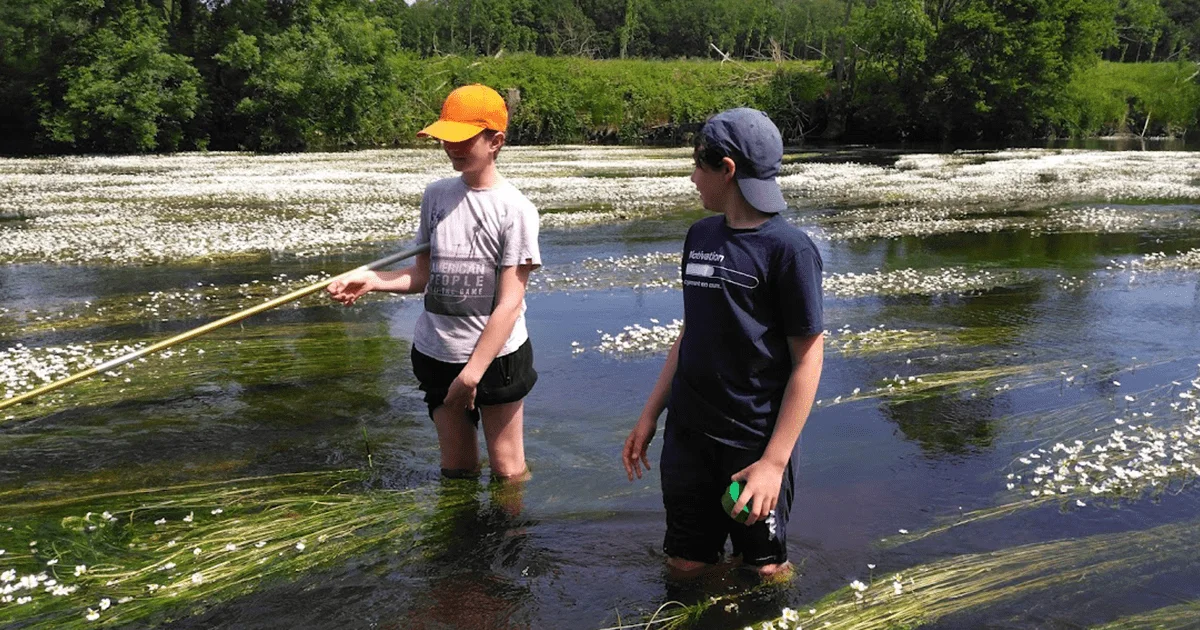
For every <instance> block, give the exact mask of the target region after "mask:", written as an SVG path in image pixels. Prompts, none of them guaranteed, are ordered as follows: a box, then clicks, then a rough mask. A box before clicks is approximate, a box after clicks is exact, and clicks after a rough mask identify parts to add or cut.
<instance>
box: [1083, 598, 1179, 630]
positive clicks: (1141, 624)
mask: <svg viewBox="0 0 1200 630" xmlns="http://www.w3.org/2000/svg"><path fill="white" fill-rule="evenodd" d="M1197 619H1200V602H1188V603H1186V604H1178V605H1176V606H1166V607H1163V608H1159V609H1157V610H1151V611H1147V612H1144V613H1139V614H1136V615H1130V616H1128V617H1122V618H1121V619H1117V620H1115V621H1112V622H1109V623H1106V624H1104V625H1102V626H1093V627H1092V630H1191V629H1192V628H1195V627H1196V620H1197Z"/></svg>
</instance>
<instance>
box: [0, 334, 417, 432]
mask: <svg viewBox="0 0 1200 630" xmlns="http://www.w3.org/2000/svg"><path fill="white" fill-rule="evenodd" d="M385 326H386V324H383V323H370V324H351V323H342V322H331V323H324V324H279V325H258V326H254V327H250V328H246V329H245V330H238V329H225V330H221V331H217V332H214V333H212V334H210V335H208V336H205V337H202V338H198V339H194V340H192V341H190V342H188V343H186V344H182V345H179V346H176V347H174V348H169V349H167V350H163V351H161V352H159V353H157V354H154V355H150V356H148V357H143V358H142V359H139V360H137V361H135V362H133V363H129V364H126V365H124V366H122V367H120V368H117V369H115V370H111V371H109V372H106V373H104V374H102V375H97V376H95V377H92V378H90V379H87V380H84V381H80V382H77V383H75V384H73V385H71V386H70V387H69V388H66V389H63V390H60V391H58V392H52V393H50V394H47V395H45V396H42V397H40V398H38V399H37V400H35V401H32V402H31V403H29V404H26V405H18V406H16V407H11V408H9V409H6V410H5V411H4V413H3V414H0V422H3V421H7V420H15V419H24V418H30V417H37V416H44V415H47V414H50V413H54V412H57V411H61V410H63V409H67V408H71V407H79V406H86V405H102V404H108V403H112V402H116V401H124V400H130V399H137V398H154V397H169V396H172V395H180V394H182V393H184V392H189V393H190V392H192V391H194V388H196V387H198V386H203V385H214V386H217V387H220V386H222V385H223V384H226V383H236V384H237V386H238V387H239V388H245V387H253V386H255V385H260V384H264V383H272V384H279V383H287V382H296V381H308V380H319V379H325V378H328V375H329V373H330V370H331V369H333V368H336V370H337V373H339V374H345V373H348V372H349V373H353V372H357V371H360V370H370V369H374V368H372V367H371V362H370V361H366V360H363V359H365V358H369V357H375V356H379V355H380V354H381V353H386V354H388V355H395V354H398V353H399V352H400V350H399V347H400V345H399V344H401V343H402V342H400V341H397V340H395V339H393V338H391V337H390V336H389V335H387V334H386V332H384V331H385V330H386V328H385ZM149 343H151V342H150V341H146V340H138V341H134V342H131V343H128V344H119V343H97V344H73V345H68V346H51V347H42V348H27V347H25V346H23V345H19V344H18V345H17V346H15V347H14V348H12V349H9V350H6V351H0V392H2V394H0V395H2V396H3V397H4V398H11V397H13V396H16V395H17V394H20V393H22V392H24V391H27V390H30V389H34V388H35V387H37V386H39V385H42V384H44V383H48V382H51V381H54V380H57V379H58V378H61V377H63V376H66V375H69V374H71V373H74V372H77V371H79V370H81V369H83V368H86V367H91V366H93V365H95V364H97V363H100V362H102V361H103V360H105V359H109V358H113V357H116V356H120V355H122V354H126V353H127V352H131V351H133V350H135V349H138V348H141V347H143V346H145V345H147V344H149ZM355 353H357V354H355ZM352 355H353V356H358V357H359V360H356V361H346V357H348V356H352Z"/></svg>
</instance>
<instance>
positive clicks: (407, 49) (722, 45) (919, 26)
mask: <svg viewBox="0 0 1200 630" xmlns="http://www.w3.org/2000/svg"><path fill="white" fill-rule="evenodd" d="M1198 59H1200V11H1197V9H1195V8H1194V7H1193V6H1192V3H1189V2H1184V1H1183V0H1137V1H1136V2H1135V1H1132V0H1122V1H1120V2H1118V1H1117V0H1104V1H1100V2H1094V1H1091V0H1069V1H1051V0H1032V1H1030V0H1021V1H1017V0H970V1H966V2H933V3H928V2H917V1H916V0H747V1H745V2H736V3H729V2H720V1H718V0H698V1H689V2H683V1H681V0H680V1H677V0H671V1H664V2H649V1H648V0H489V1H487V2H480V1H479V0H418V1H417V2H415V3H413V4H412V5H411V6H410V5H409V4H407V3H406V2H404V1H403V0H373V1H371V0H296V1H294V2H281V1H276V0H223V1H220V2H202V1H200V0H145V1H140V0H139V1H135V0H88V1H86V2H77V1H75V0H35V1H33V2H14V1H12V0H6V1H5V2H2V3H0V121H2V122H0V152H4V153H18V154H43V153H81V152H82V153H89V152H105V153H110V152H111V153H131V152H132V153H140V152H163V151H167V152H169V151H178V150H192V149H205V148H208V149H221V150H226V149H245V150H254V151H268V152H283V151H306V150H345V149H357V148H366V147H382V146H396V145H408V144H412V143H413V134H414V132H415V131H416V130H417V129H419V128H420V127H421V126H422V125H423V124H426V123H427V122H428V121H429V120H431V119H432V118H434V117H436V114H437V110H438V106H439V104H440V102H441V100H442V98H443V97H444V96H445V94H446V93H447V92H448V91H449V90H450V89H452V88H453V87H455V86H457V85H460V84H464V83H468V82H475V81H477V82H482V83H486V84H488V85H491V86H493V87H495V88H497V89H499V90H500V91H501V92H502V93H504V94H505V95H506V96H507V97H508V99H509V103H510V107H511V109H512V117H513V121H512V122H513V124H512V129H511V133H510V140H511V141H512V142H514V143H518V144H549V143H575V142H604V143H623V144H641V143H663V144H681V143H686V142H687V140H688V134H689V133H690V131H691V130H692V129H693V128H694V127H695V126H696V125H697V124H698V123H700V122H702V121H703V120H704V119H705V118H706V117H707V116H709V115H711V114H713V113H714V112H716V111H719V110H721V109H724V108H728V107H731V106H735V105H748V106H754V107H758V108H760V109H763V110H765V111H767V112H768V113H770V114H771V116H772V117H773V118H774V119H775V120H776V121H777V122H778V123H779V124H780V127H781V128H782V129H783V131H784V133H785V135H786V136H787V139H788V141H789V142H792V143H800V142H802V141H804V140H805V139H808V138H812V137H814V136H820V137H822V138H826V139H835V140H852V141H870V142H878V141H891V140H933V141H939V140H940V141H975V140H990V141H1007V140H1013V139H1030V138H1039V137H1049V136H1063V135H1075V136H1080V135H1096V134H1108V133H1131V134H1136V135H1146V134H1151V135H1155V134H1158V135H1161V134H1172V135H1179V134H1183V133H1185V132H1187V131H1189V130H1193V129H1195V127H1196V124H1197V112H1198V111H1200V83H1198V82H1197V76H1198V75H1197V73H1198V71H1200V66H1197V63H1196V62H1197V60H1198ZM1101 60H1104V61H1106V63H1103V64H1100V63H1098V62H1100V61H1101Z"/></svg>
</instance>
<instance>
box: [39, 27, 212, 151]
mask: <svg viewBox="0 0 1200 630" xmlns="http://www.w3.org/2000/svg"><path fill="white" fill-rule="evenodd" d="M166 37H167V33H166V30H165V28H164V27H163V23H162V21H161V20H159V19H158V18H157V17H155V16H154V15H153V14H152V13H150V12H149V11H147V10H139V9H135V8H132V7H130V8H128V9H127V10H124V11H120V12H119V13H117V14H116V16H115V17H114V18H113V19H111V20H109V21H108V22H107V23H106V24H104V25H103V26H101V27H100V28H98V29H96V30H94V31H92V32H91V33H90V34H88V35H87V36H86V37H84V38H83V39H82V40H81V41H80V42H79V43H78V44H77V45H76V46H75V47H74V48H73V50H72V51H71V54H70V61H68V62H67V63H66V64H65V65H64V66H63V67H62V69H61V70H60V71H59V72H58V76H57V77H54V78H53V79H52V80H51V81H48V82H47V83H46V84H43V86H42V88H41V90H40V91H41V93H42V96H43V98H42V99H41V102H40V108H39V109H40V113H41V119H40V121H41V126H42V129H43V133H44V134H45V135H46V136H47V137H48V139H49V140H50V141H51V142H53V143H58V144H62V145H66V146H67V147H70V148H71V149H74V150H85V151H104V152H109V151H120V152H141V151H151V150H168V151H173V150H176V149H178V148H179V146H180V144H181V143H182V141H183V133H182V128H183V125H184V124H185V123H186V122H187V121H189V120H191V119H192V117H193V116H195V114H196V108H197V107H198V106H199V103H200V89H201V81H200V75H199V73H197V72H196V69H195V68H193V67H192V65H191V64H190V62H189V60H188V58H187V57H184V56H182V55H177V54H172V53H170V52H168V51H167V49H166V48H167V42H166Z"/></svg>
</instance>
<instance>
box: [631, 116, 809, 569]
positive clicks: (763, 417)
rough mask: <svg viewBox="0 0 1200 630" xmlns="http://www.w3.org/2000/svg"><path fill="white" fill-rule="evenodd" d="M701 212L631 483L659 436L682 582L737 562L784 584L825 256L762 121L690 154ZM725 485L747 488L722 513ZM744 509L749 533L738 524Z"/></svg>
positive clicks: (708, 130) (704, 141) (728, 127)
mask: <svg viewBox="0 0 1200 630" xmlns="http://www.w3.org/2000/svg"><path fill="white" fill-rule="evenodd" d="M693 155H694V159H695V163H696V167H695V170H694V171H693V172H692V177H691V179H692V183H693V184H695V185H696V189H697V190H698V191H699V193H700V200H701V202H702V203H703V204H704V207H705V208H707V209H709V210H712V211H713V212H717V213H719V214H718V215H717V216H712V217H707V218H704V219H701V220H699V221H697V222H696V223H695V224H693V225H692V227H691V228H690V229H689V230H688V233H687V238H686V239H685V240H684V247H683V260H682V264H681V268H682V273H683V304H684V326H683V330H682V332H681V333H680V335H679V338H678V339H676V340H675V344H674V345H673V346H672V347H671V351H670V353H669V354H668V355H667V361H666V364H665V365H664V366H663V369H662V372H661V373H660V374H659V377H658V381H657V382H656V383H655V385H654V389H653V390H652V391H651V393H650V396H649V398H648V399H647V401H646V405H645V407H644V408H643V410H642V414H641V417H640V418H639V419H638V423H637V426H635V427H634V428H633V431H631V432H630V434H629V438H628V439H626V440H625V448H624V452H623V454H622V459H623V461H624V465H625V471H626V473H627V474H628V475H629V479H630V481H632V480H633V478H634V476H635V475H636V476H637V477H638V478H641V476H642V469H643V467H644V468H645V470H650V462H649V460H648V459H647V455H646V449H647V447H648V446H649V445H650V440H651V439H652V438H653V437H654V433H655V431H656V429H657V426H658V417H659V415H660V414H661V413H662V411H663V410H664V409H666V410H667V420H666V428H665V429H664V432H663V450H662V460H661V461H660V470H661V473H662V475H661V476H662V490H663V505H664V507H665V508H666V512H667V533H666V537H665V540H664V543H663V550H664V552H665V553H666V555H667V565H668V568H669V569H670V572H671V574H672V575H674V576H677V577H686V576H689V575H694V574H697V573H700V572H702V571H703V570H704V569H706V568H709V567H711V566H712V565H715V564H716V563H717V562H719V560H720V558H721V556H722V554H723V552H724V550H725V541H726V539H731V540H732V544H733V555H734V556H736V557H740V559H741V562H743V563H744V564H747V565H750V566H753V567H755V568H756V569H757V570H758V572H759V573H760V574H761V575H763V576H773V575H780V574H782V575H786V573H787V571H789V570H790V568H791V564H790V563H789V562H788V561H787V540H786V533H787V521H788V515H789V513H790V511H791V507H792V498H793V495H794V491H795V478H796V459H797V457H796V445H797V441H798V439H799V437H800V430H801V429H802V428H803V427H804V422H805V420H807V418H808V414H809V411H810V410H811V408H812V403H813V398H814V397H815V395H816V391H817V382H818V381H819V380H820V378H821V362H822V358H823V356H824V344H823V331H824V321H823V315H822V305H821V268H822V262H821V255H820V253H819V252H818V251H817V248H816V247H815V246H814V245H813V242H812V240H810V239H809V237H808V236H807V235H806V234H805V233H804V232H802V231H800V230H799V229H797V228H795V227H793V226H792V225H791V224H789V223H788V222H787V221H786V220H785V219H784V218H783V217H781V216H779V213H780V212H782V211H783V210H784V209H786V208H787V203H786V202H785V201H784V199H783V194H782V193H781V192H780V190H779V184H778V183H777V182H776V181H775V177H776V175H777V174H778V173H779V169H780V166H781V162H782V159H783V141H782V139H781V137H780V135H779V130H778V128H776V126H775V124H774V123H772V122H771V119H770V118H768V117H767V115H766V114H764V113H763V112H760V111H758V110H754V109H748V108H738V109H731V110H728V111H724V112H721V113H720V114H717V115H716V116H713V117H712V118H710V119H709V120H708V121H707V122H706V123H705V125H704V127H703V128H702V129H701V132H700V134H699V136H698V138H697V143H696V147H695V152H694V154H693ZM731 481H736V482H740V485H741V489H740V493H739V494H738V496H737V499H736V501H735V502H734V505H733V508H732V511H731V512H730V511H727V510H726V509H725V508H724V507H722V502H721V499H722V495H723V494H725V492H726V490H727V488H728V487H729V486H730V482H731ZM745 507H748V508H749V514H748V515H744V523H743V522H741V521H739V520H735V519H734V518H731V517H734V516H735V515H738V514H740V513H742V511H743V508H745Z"/></svg>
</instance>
